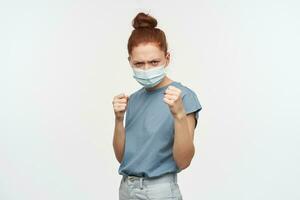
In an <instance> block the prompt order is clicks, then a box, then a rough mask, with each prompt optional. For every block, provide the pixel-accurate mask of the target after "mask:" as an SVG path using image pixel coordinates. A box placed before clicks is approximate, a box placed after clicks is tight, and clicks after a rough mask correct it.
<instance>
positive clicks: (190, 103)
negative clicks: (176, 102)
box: [182, 90, 202, 128]
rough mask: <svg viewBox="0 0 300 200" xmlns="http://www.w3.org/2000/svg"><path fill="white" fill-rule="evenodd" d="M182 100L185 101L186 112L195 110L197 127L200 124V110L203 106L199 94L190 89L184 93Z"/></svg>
mask: <svg viewBox="0 0 300 200" xmlns="http://www.w3.org/2000/svg"><path fill="white" fill-rule="evenodd" d="M182 101H183V105H184V109H185V112H186V114H190V113H193V112H195V117H196V124H195V128H196V126H197V124H198V118H199V112H200V110H202V106H201V104H200V102H199V99H198V97H197V95H196V94H195V92H193V91H192V90H188V91H187V93H186V94H185V95H183V97H182Z"/></svg>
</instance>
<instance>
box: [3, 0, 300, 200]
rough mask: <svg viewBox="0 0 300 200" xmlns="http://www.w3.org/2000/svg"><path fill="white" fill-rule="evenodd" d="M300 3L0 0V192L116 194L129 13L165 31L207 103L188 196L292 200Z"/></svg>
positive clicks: (185, 74)
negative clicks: (115, 140) (118, 100)
mask: <svg viewBox="0 0 300 200" xmlns="http://www.w3.org/2000/svg"><path fill="white" fill-rule="evenodd" d="M299 9H300V3H299V2H298V1H296V0H295V1H292V0H286V1H283V0H282V1H279V0H252V1H242V0H240V1H239V0H202V1H188V0H187V1H169V0H168V1H158V0H152V1H150V0H149V1H145V0H140V1H139V0H135V1H96V0H88V1H84V0H60V1H53V0H52V1H50V0H48V1H37V0H36V1H33V0H28V1H17V0H12V1H1V2H0V25H1V26H0V89H1V90H0V91H1V94H0V199H1V200H38V199H43V200H69V199H72V200H83V199H84V200H99V199H101V200H102V199H118V187H119V183H120V180H121V176H120V175H119V174H118V172H117V170H118V167H119V163H118V162H117V160H116V159H115V157H114V152H113V148H112V137H113V128H114V113H113V108H112V99H113V96H115V95H117V94H119V93H121V92H125V93H127V94H131V93H133V92H134V91H136V90H137V89H139V88H140V87H141V86H140V85H139V84H138V83H137V82H136V81H135V80H134V79H133V78H132V71H131V69H130V66H129V64H128V61H127V56H128V55H127V49H126V47H127V46H126V45H127V40H128V37H129V35H130V33H131V31H132V30H133V27H132V26H131V20H132V19H133V18H134V16H135V15H136V14H137V13H138V12H139V11H144V12H146V13H149V14H151V15H153V16H154V17H155V18H156V19H157V20H158V27H159V28H161V29H162V30H164V31H165V33H166V36H167V39H168V43H169V50H170V53H171V63H170V65H169V69H168V74H169V76H170V77H171V78H172V79H174V80H176V81H180V82H181V83H182V84H184V85H186V86H188V87H190V88H191V89H193V90H194V91H195V92H196V93H197V95H198V98H199V101H200V103H201V105H202V107H203V109H202V111H201V112H200V118H199V124H198V126H197V129H196V132H195V146H196V154H195V156H194V159H193V161H192V164H191V165H190V167H189V168H187V169H185V170H184V171H182V172H181V173H180V174H179V175H178V183H179V185H180V188H181V192H182V195H183V198H184V199H185V200H188V199H190V200H201V199H203V200H220V199H222V200H267V199H272V200H283V199H288V200H298V199H300V192H299V185H300V181H299V179H300V166H299V165H300V149H299V144H300V128H299V122H300V114H299V113H300V109H299V108H300V106H299V102H300V98H299V97H300V91H299V85H300V84H299V72H300V70H299V67H300V62H299V52H300V49H299V46H300V38H299V35H300V20H299V19H300V14H299Z"/></svg>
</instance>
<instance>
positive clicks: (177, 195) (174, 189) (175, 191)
mask: <svg viewBox="0 0 300 200" xmlns="http://www.w3.org/2000/svg"><path fill="white" fill-rule="evenodd" d="M171 188H172V194H173V197H174V199H176V200H182V195H181V191H180V188H179V185H178V184H177V183H175V182H171Z"/></svg>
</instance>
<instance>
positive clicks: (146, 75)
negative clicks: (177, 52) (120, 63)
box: [132, 65, 166, 88]
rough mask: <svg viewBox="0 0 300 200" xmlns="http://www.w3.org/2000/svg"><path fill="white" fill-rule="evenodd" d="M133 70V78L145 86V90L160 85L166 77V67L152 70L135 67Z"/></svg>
mask: <svg viewBox="0 0 300 200" xmlns="http://www.w3.org/2000/svg"><path fill="white" fill-rule="evenodd" d="M132 69H133V73H134V75H133V77H134V78H135V80H137V82H139V83H140V84H141V85H143V86H144V87H145V88H151V87H154V86H156V85H157V84H159V83H160V82H161V81H162V80H163V78H164V77H165V75H166V70H165V67H164V65H161V66H158V67H153V68H151V69H147V70H142V69H138V68H135V67H132Z"/></svg>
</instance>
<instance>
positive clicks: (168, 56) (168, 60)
mask: <svg viewBox="0 0 300 200" xmlns="http://www.w3.org/2000/svg"><path fill="white" fill-rule="evenodd" d="M170 57H171V55H170V53H169V52H167V53H166V59H167V65H169V62H170Z"/></svg>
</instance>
